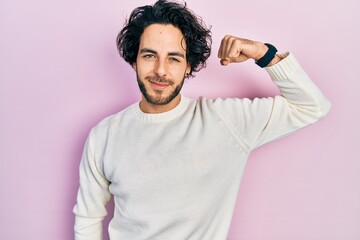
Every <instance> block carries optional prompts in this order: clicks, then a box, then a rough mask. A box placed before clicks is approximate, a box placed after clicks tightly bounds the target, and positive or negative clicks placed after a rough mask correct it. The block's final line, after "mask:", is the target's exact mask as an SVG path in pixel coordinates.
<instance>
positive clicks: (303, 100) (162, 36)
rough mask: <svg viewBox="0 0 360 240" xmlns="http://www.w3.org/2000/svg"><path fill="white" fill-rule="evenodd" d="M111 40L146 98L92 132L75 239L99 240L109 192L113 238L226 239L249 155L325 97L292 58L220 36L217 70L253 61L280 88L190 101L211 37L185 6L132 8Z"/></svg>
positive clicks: (298, 123) (314, 113) (321, 107)
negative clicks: (186, 89)
mask: <svg viewBox="0 0 360 240" xmlns="http://www.w3.org/2000/svg"><path fill="white" fill-rule="evenodd" d="M117 44H118V48H119V51H120V54H121V56H122V57H123V58H124V59H125V61H127V62H128V63H129V64H130V65H131V66H132V67H133V69H134V70H135V72H136V75H137V81H138V85H139V88H140V90H141V92H142V99H141V100H140V101H139V102H138V103H135V104H133V105H131V106H129V107H128V108H126V109H124V110H123V111H121V112H119V113H117V114H114V115H112V116H110V117H107V118H106V119H104V120H103V121H101V122H100V123H99V124H98V125H97V126H95V127H94V128H93V129H92V130H91V132H90V134H89V137H88V139H87V141H86V144H85V148H84V153H83V157H82V160H81V165H80V188H79V192H78V198H77V204H76V206H75V207H74V213H75V215H76V222H75V238H76V239H77V240H82V239H84V240H85V239H86V240H90V239H94V240H95V239H96V240H98V239H102V220H103V218H104V217H105V216H106V214H107V212H106V209H105V205H106V203H107V202H108V201H109V200H110V198H111V195H113V196H114V202H115V210H114V218H113V219H112V221H111V222H110V225H109V234H110V238H111V239H114V240H115V239H119V240H120V239H164V240H177V239H179V240H180V239H181V240H185V239H187V240H189V239H191V240H195V239H210V240H218V239H219V240H220V239H226V237H227V234H228V230H229V226H230V223H231V218H232V215H233V210H234V207H235V202H236V196H237V192H238V188H239V184H240V181H241V177H242V174H243V171H244V167H245V165H246V160H247V158H248V156H249V154H250V152H251V151H252V150H253V149H255V148H256V147H258V146H260V145H262V144H264V143H266V142H269V141H271V140H274V139H277V138H279V137H281V136H284V135H287V134H289V133H291V132H294V131H296V130H298V129H300V128H303V127H305V126H307V125H309V124H311V123H314V122H316V121H317V120H319V119H321V118H323V117H324V116H325V115H326V114H327V112H328V111H329V109H330V103H329V101H328V100H327V99H326V98H325V97H324V96H323V94H322V93H321V92H320V90H319V89H318V88H317V87H316V86H315V85H314V83H313V82H311V80H310V79H309V78H308V76H307V75H306V73H305V72H304V71H303V70H302V68H301V67H300V65H299V64H298V62H297V61H296V59H295V58H294V56H293V55H292V54H291V53H287V54H280V55H277V54H275V53H276V49H275V47H273V46H272V45H270V44H263V43H261V42H257V41H252V40H246V39H242V38H237V37H234V36H225V37H224V39H223V40H222V42H221V46H220V49H219V51H218V56H219V58H220V61H221V64H223V65H228V64H230V63H238V62H242V61H245V60H248V59H254V60H255V61H256V63H257V64H258V65H259V66H260V67H266V68H265V69H266V70H267V72H268V73H269V75H270V76H271V78H272V80H273V82H274V83H275V84H276V85H277V86H278V87H279V89H280V92H281V96H276V97H274V98H263V99H258V98H256V99H254V100H249V99H215V100H211V99H205V98H200V99H198V100H191V99H189V98H187V97H185V96H182V95H181V94H180V91H181V87H182V85H183V82H184V79H185V78H187V77H190V76H192V73H193V72H196V71H199V70H200V69H201V68H203V67H204V66H205V62H206V59H207V58H208V57H209V55H210V44H211V37H210V31H209V30H208V29H206V27H204V26H203V24H202V23H201V21H200V20H199V18H198V17H196V16H195V15H194V14H193V13H192V12H191V11H190V10H189V9H187V8H186V6H183V5H181V4H178V3H175V2H168V1H165V0H160V1H158V2H156V3H155V4H154V5H153V6H144V7H140V8H137V9H135V10H134V11H133V12H132V14H131V16H130V18H129V20H128V22H127V24H126V26H125V27H124V29H123V30H122V31H121V32H120V33H119V35H118V38H117Z"/></svg>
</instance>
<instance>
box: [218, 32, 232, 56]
mask: <svg viewBox="0 0 360 240" xmlns="http://www.w3.org/2000/svg"><path fill="white" fill-rule="evenodd" d="M229 38H230V35H226V36H225V37H224V38H223V39H222V40H221V44H220V47H219V52H218V57H219V58H225V57H226V53H227V48H228V41H229Z"/></svg>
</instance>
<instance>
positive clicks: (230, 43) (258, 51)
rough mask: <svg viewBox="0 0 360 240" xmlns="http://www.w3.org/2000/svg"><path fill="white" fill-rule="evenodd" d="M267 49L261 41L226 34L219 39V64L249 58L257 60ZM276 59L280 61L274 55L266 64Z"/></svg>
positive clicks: (274, 61)
mask: <svg viewBox="0 0 360 240" xmlns="http://www.w3.org/2000/svg"><path fill="white" fill-rule="evenodd" d="M267 50H268V47H267V46H266V45H265V44H263V43H261V42H256V41H252V40H249V39H244V38H238V37H234V36H230V35H226V36H225V37H224V38H223V39H222V41H221V44H220V48H219V52H218V57H219V58H220V59H221V60H220V63H221V65H224V66H226V65H228V64H229V63H234V62H244V61H246V60H248V59H249V58H252V59H254V60H255V61H257V60H259V59H260V58H261V57H263V56H264V55H265V53H266V52H267ZM278 61H280V58H279V57H278V56H277V55H275V58H274V59H273V60H272V61H271V62H270V63H269V65H268V66H271V65H273V64H275V63H277V62H278Z"/></svg>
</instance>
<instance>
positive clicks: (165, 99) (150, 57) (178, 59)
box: [134, 24, 190, 105]
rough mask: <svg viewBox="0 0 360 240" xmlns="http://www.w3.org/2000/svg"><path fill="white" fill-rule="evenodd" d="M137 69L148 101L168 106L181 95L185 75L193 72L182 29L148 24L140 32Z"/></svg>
mask: <svg viewBox="0 0 360 240" xmlns="http://www.w3.org/2000/svg"><path fill="white" fill-rule="evenodd" d="M134 69H135V70H136V75H137V81H138V84H139V87H140V90H141V92H142V94H143V97H144V98H145V100H146V101H147V102H148V103H150V104H153V105H166V104H168V103H170V102H172V101H173V100H174V99H177V98H180V95H179V92H180V90H181V88H182V85H183V83H184V76H185V74H186V73H189V72H190V65H189V64H188V63H187V61H186V43H185V40H184V39H183V34H182V33H181V31H180V30H179V29H178V28H176V27H174V26H173V25H170V24H152V25H150V26H148V27H146V28H145V29H144V32H143V34H142V35H141V39H140V44H139V52H138V55H137V59H136V64H134Z"/></svg>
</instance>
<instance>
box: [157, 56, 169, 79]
mask: <svg viewBox="0 0 360 240" xmlns="http://www.w3.org/2000/svg"><path fill="white" fill-rule="evenodd" d="M154 73H155V74H156V75H158V76H160V77H165V76H166V74H167V65H166V62H165V61H163V60H161V59H158V60H157V61H156V64H155V69H154Z"/></svg>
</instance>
